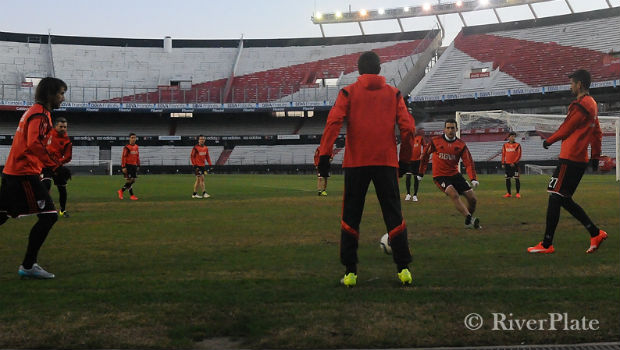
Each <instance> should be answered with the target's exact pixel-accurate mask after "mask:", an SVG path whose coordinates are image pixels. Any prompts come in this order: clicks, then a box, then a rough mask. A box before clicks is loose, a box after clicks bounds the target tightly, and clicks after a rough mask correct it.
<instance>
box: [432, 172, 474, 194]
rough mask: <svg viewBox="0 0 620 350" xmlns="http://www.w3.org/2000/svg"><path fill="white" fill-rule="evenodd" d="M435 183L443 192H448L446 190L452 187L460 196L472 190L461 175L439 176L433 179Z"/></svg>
mask: <svg viewBox="0 0 620 350" xmlns="http://www.w3.org/2000/svg"><path fill="white" fill-rule="evenodd" d="M433 182H435V185H437V187H438V188H439V189H440V190H441V191H442V192H446V188H448V187H449V186H450V185H451V186H452V187H454V189H455V190H456V192H458V193H459V194H463V193H464V192H467V191H469V190H471V187H470V186H469V184H468V183H467V181H465V178H464V177H463V175H461V174H456V175H452V176H437V177H434V178H433Z"/></svg>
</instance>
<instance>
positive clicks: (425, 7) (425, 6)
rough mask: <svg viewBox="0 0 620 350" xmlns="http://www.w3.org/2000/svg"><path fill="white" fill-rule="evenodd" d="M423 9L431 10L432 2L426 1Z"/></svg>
mask: <svg viewBox="0 0 620 350" xmlns="http://www.w3.org/2000/svg"><path fill="white" fill-rule="evenodd" d="M422 10H424V11H426V12H428V11H430V10H431V4H429V3H428V2H426V3H424V5H422Z"/></svg>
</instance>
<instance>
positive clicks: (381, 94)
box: [319, 74, 415, 168]
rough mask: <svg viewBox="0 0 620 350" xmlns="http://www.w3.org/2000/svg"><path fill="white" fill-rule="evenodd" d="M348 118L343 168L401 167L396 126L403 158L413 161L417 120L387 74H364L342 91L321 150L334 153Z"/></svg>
mask: <svg viewBox="0 0 620 350" xmlns="http://www.w3.org/2000/svg"><path fill="white" fill-rule="evenodd" d="M345 118H346V120H347V132H346V139H345V149H344V160H343V163H342V167H343V168H353V167H361V166H391V167H398V154H397V149H396V133H395V126H396V125H398V128H399V130H400V137H401V148H400V159H401V160H403V161H409V160H410V159H411V150H412V145H413V137H414V135H415V121H414V119H413V117H412V116H411V115H410V114H409V112H408V111H407V106H406V105H405V102H404V101H403V98H402V96H401V94H400V91H398V89H396V88H394V87H392V86H390V85H387V84H386V83H385V77H383V76H380V75H377V74H362V75H361V76H360V77H359V78H358V79H357V81H356V82H355V83H353V84H351V85H349V86H347V87H345V88H343V89H341V90H340V93H339V94H338V98H337V99H336V102H335V103H334V106H333V107H332V109H331V111H330V112H329V115H328V116H327V123H326V125H325V130H324V131H323V137H322V138H321V145H320V146H319V153H320V155H321V156H324V155H330V154H331V153H332V147H333V145H334V142H335V141H336V138H337V137H338V134H339V133H340V129H341V127H342V124H343V122H344V120H345Z"/></svg>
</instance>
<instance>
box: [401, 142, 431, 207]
mask: <svg viewBox="0 0 620 350" xmlns="http://www.w3.org/2000/svg"><path fill="white" fill-rule="evenodd" d="M425 147H426V142H425V141H424V131H422V130H417V134H416V136H415V138H414V139H413V151H412V153H411V162H410V163H409V166H408V170H407V173H406V176H405V186H406V187H407V195H406V196H405V200H406V201H409V200H410V201H413V202H417V201H418V188H419V186H420V180H418V176H417V175H419V170H420V158H422V152H423V151H424V148H425ZM412 175H413V196H412V195H411V177H412Z"/></svg>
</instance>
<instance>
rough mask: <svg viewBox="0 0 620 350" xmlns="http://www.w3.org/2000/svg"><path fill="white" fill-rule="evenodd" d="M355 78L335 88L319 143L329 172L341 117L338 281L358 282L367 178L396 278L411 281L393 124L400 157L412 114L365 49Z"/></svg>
mask: <svg viewBox="0 0 620 350" xmlns="http://www.w3.org/2000/svg"><path fill="white" fill-rule="evenodd" d="M357 67H358V71H359V74H360V76H359V78H358V79H357V81H356V82H355V83H353V84H351V85H349V86H347V87H345V88H343V89H341V90H340V92H339V93H338V97H337V99H336V102H335V104H334V106H333V107H332V109H331V111H330V112H329V115H328V116H327V123H326V125H325V130H324V132H323V137H322V139H321V145H320V146H319V154H320V156H319V166H318V168H319V176H321V177H327V175H328V174H329V169H330V163H329V158H330V157H331V154H332V148H333V145H334V142H335V141H336V138H337V137H338V134H339V133H340V128H341V127H342V124H343V122H344V120H345V118H346V120H347V135H346V140H345V142H346V144H345V150H344V152H345V153H344V161H343V163H342V167H343V168H344V196H343V205H342V221H341V225H340V261H341V262H342V264H343V265H344V266H345V267H346V271H345V275H344V277H343V278H342V280H341V283H342V284H344V285H345V286H347V287H352V286H355V285H356V283H357V263H358V257H357V248H358V241H359V235H360V232H359V229H360V221H361V219H362V212H363V210H364V202H365V200H366V192H367V191H368V186H369V185H370V182H371V181H372V182H373V184H374V187H375V191H376V193H377V198H378V199H379V204H380V205H381V211H382V213H383V220H384V222H385V226H386V228H387V230H388V234H389V241H390V243H391V246H392V252H393V258H394V262H395V263H396V268H397V272H398V278H399V279H400V281H401V282H402V283H403V284H411V283H412V281H413V278H412V276H411V272H410V271H409V263H411V252H410V251H409V242H408V239H407V226H406V224H405V221H404V220H403V217H402V213H401V207H400V193H399V188H398V166H399V163H398V154H397V151H396V141H395V140H396V135H395V130H394V127H395V125H396V124H398V127H399V129H400V136H401V140H402V143H401V149H400V150H401V154H400V159H404V160H405V159H406V160H407V161H408V160H409V159H411V144H412V139H413V135H414V133H415V125H414V121H413V118H412V117H411V116H410V115H409V113H408V112H407V107H406V106H405V103H404V101H403V98H402V96H401V93H400V92H399V91H398V90H397V89H396V88H394V87H392V86H389V85H387V84H386V83H385V77H383V76H380V75H379V72H380V71H381V62H380V59H379V56H378V55H377V54H376V53H374V52H372V51H368V52H364V53H363V54H362V55H361V56H360V57H359V59H358V61H357Z"/></svg>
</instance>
